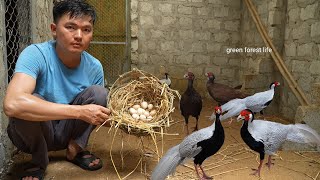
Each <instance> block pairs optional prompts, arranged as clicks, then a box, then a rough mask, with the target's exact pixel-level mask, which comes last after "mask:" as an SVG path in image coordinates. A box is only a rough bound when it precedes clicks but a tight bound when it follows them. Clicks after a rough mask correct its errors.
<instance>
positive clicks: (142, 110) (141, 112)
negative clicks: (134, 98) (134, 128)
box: [137, 108, 145, 115]
mask: <svg viewBox="0 0 320 180" xmlns="http://www.w3.org/2000/svg"><path fill="white" fill-rule="evenodd" d="M137 112H138V114H139V115H141V114H144V112H145V110H144V109H142V108H138V110H137Z"/></svg>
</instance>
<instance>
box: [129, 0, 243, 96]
mask: <svg viewBox="0 0 320 180" xmlns="http://www.w3.org/2000/svg"><path fill="white" fill-rule="evenodd" d="M240 10H241V3H240V1H234V0H228V1H226V0H191V1H190V0H179V1H159V0H148V1H145V0H132V1H131V23H132V24H131V36H132V39H131V48H132V49H131V50H132V51H131V52H132V53H131V60H132V67H138V68H140V69H142V70H146V71H149V72H151V73H153V74H155V75H158V76H159V75H160V74H159V73H160V71H159V65H163V67H164V69H165V70H166V71H167V72H168V73H169V74H170V75H171V79H172V81H173V82H172V88H174V89H178V90H180V91H181V92H183V91H184V90H185V89H186V84H187V81H186V80H185V79H183V75H184V74H185V73H186V72H187V71H188V70H190V71H192V72H193V73H194V74H195V76H196V80H195V87H196V89H198V90H199V91H200V93H201V94H202V95H203V96H207V97H208V95H207V92H206V89H205V83H206V77H205V76H204V74H205V72H208V71H212V72H213V73H214V74H215V75H216V79H217V82H220V83H225V84H229V85H232V86H233V85H239V83H240V82H239V67H240V58H239V57H238V56H237V55H236V54H233V55H229V56H226V53H225V49H226V48H227V47H237V46H238V45H239V44H240V33H239V30H240V14H241V12H240ZM160 70H161V69H160ZM159 77H160V76H159Z"/></svg>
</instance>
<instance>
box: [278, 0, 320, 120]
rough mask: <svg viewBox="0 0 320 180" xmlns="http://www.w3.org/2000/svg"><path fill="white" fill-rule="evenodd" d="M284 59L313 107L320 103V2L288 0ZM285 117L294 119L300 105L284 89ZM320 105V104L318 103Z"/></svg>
mask: <svg viewBox="0 0 320 180" xmlns="http://www.w3.org/2000/svg"><path fill="white" fill-rule="evenodd" d="M285 25H286V26H285V36H284V37H285V40H284V48H285V50H284V51H283V58H284V60H285V63H286V65H287V66H288V68H289V69H290V70H291V72H292V74H293V76H294V78H295V79H296V80H297V82H298V84H299V85H300V86H301V88H302V89H303V91H304V92H305V93H306V96H307V98H308V99H309V101H311V102H312V104H317V102H319V96H318V97H317V95H316V94H317V92H318V93H319V89H317V86H316V84H317V83H319V82H320V53H319V52H320V2H319V1H317V0H288V4H287V10H286V24H285ZM283 92H284V93H283V97H282V98H281V107H282V108H281V113H282V114H283V115H284V116H287V117H290V118H291V117H293V116H294V114H295V113H294V112H295V111H296V109H297V107H298V106H299V105H300V104H299V103H298V101H297V99H296V98H295V97H294V95H293V93H292V92H291V91H290V90H289V88H288V86H287V85H286V86H284V91H283ZM318 104H319V103H318Z"/></svg>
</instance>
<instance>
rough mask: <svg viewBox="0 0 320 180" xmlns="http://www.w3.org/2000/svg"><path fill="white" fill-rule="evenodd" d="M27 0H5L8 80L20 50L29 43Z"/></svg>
mask: <svg viewBox="0 0 320 180" xmlns="http://www.w3.org/2000/svg"><path fill="white" fill-rule="evenodd" d="M30 31H31V30H30V2H29V0H5V32H6V39H5V42H6V53H5V56H6V58H7V64H6V65H7V70H8V81H10V80H11V78H12V75H13V72H14V68H15V64H16V61H17V59H18V56H19V54H20V52H21V51H22V50H23V49H24V48H25V47H26V46H27V45H29V44H30V41H31V36H30V34H31V32H30Z"/></svg>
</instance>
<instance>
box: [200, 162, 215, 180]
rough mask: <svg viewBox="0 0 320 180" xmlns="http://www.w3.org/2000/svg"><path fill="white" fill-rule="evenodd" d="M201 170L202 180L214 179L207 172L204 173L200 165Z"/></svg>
mask: <svg viewBox="0 0 320 180" xmlns="http://www.w3.org/2000/svg"><path fill="white" fill-rule="evenodd" d="M200 169H201V171H202V175H203V176H202V179H203V180H209V179H213V178H212V177H210V176H208V175H207V174H206V173H205V172H204V170H203V169H202V166H201V165H200Z"/></svg>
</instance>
